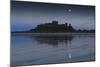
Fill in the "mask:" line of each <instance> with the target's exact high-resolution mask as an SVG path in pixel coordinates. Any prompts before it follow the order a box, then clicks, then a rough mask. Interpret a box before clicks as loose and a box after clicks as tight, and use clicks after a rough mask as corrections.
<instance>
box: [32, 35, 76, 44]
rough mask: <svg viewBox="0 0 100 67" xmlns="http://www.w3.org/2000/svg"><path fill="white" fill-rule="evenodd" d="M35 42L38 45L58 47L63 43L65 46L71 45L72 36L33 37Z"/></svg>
mask: <svg viewBox="0 0 100 67" xmlns="http://www.w3.org/2000/svg"><path fill="white" fill-rule="evenodd" d="M34 38H35V40H36V41H37V42H38V43H40V44H48V45H52V46H58V45H59V43H60V44H61V43H63V44H65V45H66V46H67V44H68V43H71V41H72V40H73V38H74V36H72V35H68V36H35V37H34Z"/></svg>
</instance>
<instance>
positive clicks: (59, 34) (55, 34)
mask: <svg viewBox="0 0 100 67" xmlns="http://www.w3.org/2000/svg"><path fill="white" fill-rule="evenodd" d="M11 35H28V36H29V35H32V36H68V35H95V33H79V32H78V33H77V32H68V33H25V32H24V33H11Z"/></svg>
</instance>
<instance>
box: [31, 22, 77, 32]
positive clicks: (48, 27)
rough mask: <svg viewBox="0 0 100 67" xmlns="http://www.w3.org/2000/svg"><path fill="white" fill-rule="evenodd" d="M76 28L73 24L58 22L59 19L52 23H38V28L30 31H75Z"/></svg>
mask: <svg viewBox="0 0 100 67" xmlns="http://www.w3.org/2000/svg"><path fill="white" fill-rule="evenodd" d="M73 31H75V29H74V28H73V27H72V25H71V24H68V23H65V24H58V21H52V23H44V24H40V25H37V27H36V28H34V29H31V30H30V32H73Z"/></svg>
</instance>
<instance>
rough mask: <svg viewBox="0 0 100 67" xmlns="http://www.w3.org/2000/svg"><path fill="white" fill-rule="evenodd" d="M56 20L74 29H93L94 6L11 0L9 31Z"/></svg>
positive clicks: (22, 29) (30, 27) (25, 28)
mask: <svg viewBox="0 0 100 67" xmlns="http://www.w3.org/2000/svg"><path fill="white" fill-rule="evenodd" d="M53 20H57V21H58V22H59V24H62V23H65V22H67V23H71V24H72V26H73V27H74V28H75V29H94V27H95V7H94V6H81V5H80V6H79V5H67V4H49V3H36V2H23V1H11V31H25V30H29V29H32V28H35V27H36V26H37V25H38V24H42V23H50V22H52V21H53Z"/></svg>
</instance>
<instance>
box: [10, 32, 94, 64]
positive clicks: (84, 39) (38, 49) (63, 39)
mask: <svg viewBox="0 0 100 67" xmlns="http://www.w3.org/2000/svg"><path fill="white" fill-rule="evenodd" d="M94 60H95V36H94V34H81V35H80V34H78V35H68V36H67V35H66V36H32V35H29V36H25V35H24V36H22V35H21V36H20V35H12V37H11V65H12V66H20V65H21V66H22V65H37V64H54V63H70V62H82V61H94Z"/></svg>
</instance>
